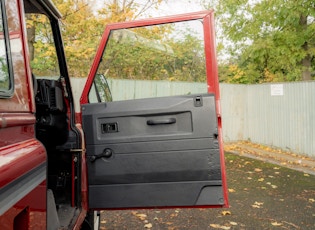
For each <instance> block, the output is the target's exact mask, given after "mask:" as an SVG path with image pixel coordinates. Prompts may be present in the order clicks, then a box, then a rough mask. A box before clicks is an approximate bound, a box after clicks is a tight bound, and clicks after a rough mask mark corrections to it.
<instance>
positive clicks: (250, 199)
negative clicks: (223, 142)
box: [101, 143, 315, 230]
mask: <svg viewBox="0 0 315 230" xmlns="http://www.w3.org/2000/svg"><path fill="white" fill-rule="evenodd" d="M229 147H230V148H229ZM246 148H248V149H249V150H246ZM227 150H230V151H231V152H234V153H226V169H227V178H228V187H229V200H230V208H227V209H166V210H133V211H103V212H102V214H101V229H154V230H155V229H165V230H175V229H176V230H177V229H196V230H198V229H200V230H202V229H303V230H304V229H305V230H308V229H309V230H311V229H315V175H312V174H315V170H314V167H315V164H313V163H314V162H315V161H314V159H312V158H307V157H300V156H297V155H295V154H291V153H284V152H281V151H280V152H279V151H278V150H273V149H267V148H266V147H262V146H253V145H252V144H251V143H243V146H242V145H241V143H238V144H237V145H236V144H235V143H234V144H231V145H230V146H227ZM273 151H278V152H274V153H273ZM264 154H265V155H264ZM266 154H267V155H268V154H269V155H270V156H269V157H267V156H266ZM285 154H286V155H287V156H286V157H283V155H285ZM244 155H246V157H245V156H244ZM278 155H280V156H278ZM249 157H250V158H249ZM292 157H293V158H292ZM257 159H259V160H257ZM266 161H267V162H266ZM268 162H273V163H276V164H271V163H268ZM284 166H285V167H284ZM287 167H290V168H293V169H290V168H287Z"/></svg>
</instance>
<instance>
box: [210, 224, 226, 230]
mask: <svg viewBox="0 0 315 230" xmlns="http://www.w3.org/2000/svg"><path fill="white" fill-rule="evenodd" d="M209 226H210V227H212V228H218V229H224V230H229V229H231V227H228V226H224V225H219V224H210V225H209Z"/></svg>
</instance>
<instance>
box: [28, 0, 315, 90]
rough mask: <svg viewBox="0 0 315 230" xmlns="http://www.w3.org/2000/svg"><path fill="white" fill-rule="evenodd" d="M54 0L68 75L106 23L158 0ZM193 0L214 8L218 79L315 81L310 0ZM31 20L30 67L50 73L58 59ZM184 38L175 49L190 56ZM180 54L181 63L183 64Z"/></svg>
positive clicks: (314, 19)
mask: <svg viewBox="0 0 315 230" xmlns="http://www.w3.org/2000/svg"><path fill="white" fill-rule="evenodd" d="M53 2H54V3H55V4H56V6H57V8H58V9H59V10H60V12H61V13H62V15H63V17H62V32H63V39H64V45H65V50H66V56H67V61H68V65H69V70H70V75H71V76H72V77H85V76H87V74H88V71H89V68H90V66H91V63H92V61H93V58H94V55H95V51H96V48H97V46H98V42H99V40H100V36H101V34H102V32H103V29H104V27H105V26H106V24H108V23H111V22H121V21H129V20H134V19H137V18H138V17H139V16H140V15H141V14H143V13H144V12H146V10H148V9H149V8H150V7H158V6H159V4H161V2H162V0H146V1H142V4H139V3H138V2H139V1H135V0H121V1H118V0H107V1H104V2H103V5H101V6H99V7H98V10H95V8H93V6H92V4H93V1H88V0H67V1H63V0H53ZM196 2H200V3H201V4H202V5H203V6H204V7H205V8H208V9H209V8H214V9H215V12H216V25H217V28H218V31H219V32H218V33H217V37H218V39H217V40H218V41H219V43H218V46H217V50H218V51H219V57H220V58H219V75H220V81H224V82H229V83H244V84H247V83H262V82H283V81H299V80H312V79H314V76H315V3H314V1H312V0H285V1H284V0H255V1H254V0H237V1H236V0H220V1H209V0H200V1H198V0H196ZM209 2H210V3H209ZM31 19H32V20H28V21H29V22H31V23H30V24H29V25H28V30H29V31H31V30H35V29H36V30H37V32H39V33H40V34H41V35H40V36H39V37H40V39H37V40H36V41H35V40H34V37H33V36H29V44H30V45H29V46H30V51H31V54H32V48H33V49H34V50H35V51H36V50H37V52H36V56H32V55H31V59H32V65H33V68H35V69H37V70H38V71H39V72H40V71H46V72H47V70H50V69H51V71H52V70H53V69H54V68H56V66H57V65H56V61H57V60H56V58H51V59H48V58H47V57H48V56H49V55H51V54H52V53H53V52H54V49H53V45H52V41H51V39H52V38H51V36H50V35H49V33H47V28H48V27H47V26H45V23H47V20H46V19H44V18H41V17H38V18H35V20H34V18H31ZM29 34H32V33H29ZM43 38H44V39H43ZM189 39H190V38H189V37H187V39H186V41H181V42H182V46H181V44H180V43H179V42H177V43H176V44H175V43H174V45H176V46H177V47H181V48H182V50H180V49H178V50H179V51H180V52H181V53H182V54H183V55H184V56H185V57H189V56H193V55H192V53H191V52H192V51H191V50H189V47H192V46H194V44H193V43H189V42H193V39H192V40H191V41H190V40H189ZM174 42H175V41H174ZM183 55H181V56H183ZM184 56H183V60H180V61H183V63H187V58H185V57H184ZM184 59H186V60H184ZM180 61H179V62H178V63H180ZM78 63H80V64H79V65H78ZM44 66H45V68H44ZM47 67H48V68H47ZM200 68H203V67H202V66H201V67H200ZM43 74H44V73H43ZM174 80H178V79H177V78H176V79H174ZM195 80H196V81H200V80H203V78H199V79H195Z"/></svg>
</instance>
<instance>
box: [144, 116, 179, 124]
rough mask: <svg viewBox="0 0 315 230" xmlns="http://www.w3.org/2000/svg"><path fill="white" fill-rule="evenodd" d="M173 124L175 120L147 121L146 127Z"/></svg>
mask: <svg viewBox="0 0 315 230" xmlns="http://www.w3.org/2000/svg"><path fill="white" fill-rule="evenodd" d="M174 123H176V118H168V119H161V120H148V121H147V125H169V124H174Z"/></svg>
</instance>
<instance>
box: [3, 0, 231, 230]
mask: <svg viewBox="0 0 315 230" xmlns="http://www.w3.org/2000/svg"><path fill="white" fill-rule="evenodd" d="M30 14H31V15H45V17H47V18H48V20H49V22H50V23H49V27H50V28H49V30H50V31H51V37H52V38H53V40H54V46H55V53H56V57H55V58H56V61H57V63H58V66H57V68H55V72H54V73H53V74H52V75H51V76H41V73H40V72H37V71H36V69H35V68H33V67H32V65H31V57H30V52H33V50H32V49H33V47H31V46H30V45H29V43H28V37H29V36H32V35H31V34H29V33H27V31H28V28H27V26H26V18H27V17H28V15H30ZM60 17H61V16H60V13H59V12H58V10H57V9H56V8H55V7H54V6H53V4H52V3H51V2H50V1H49V0H2V1H1V2H0V19H1V20H0V23H1V26H0V229H4V230H5V229H15V230H23V229H45V228H46V229H97V228H98V224H99V214H98V213H99V212H98V211H99V210H103V209H135V208H171V207H205V208H207V207H226V206H228V201H227V188H226V180H225V168H224V155H223V149H222V135H221V117H220V104H219V102H220V96H219V95H220V94H219V87H218V76H217V75H218V74H217V63H216V54H215V40H214V22H213V12H212V11H202V12H197V13H191V14H183V15H177V16H171V17H162V18H151V19H148V20H139V21H133V22H125V23H117V24H111V25H107V26H106V28H105V31H104V33H103V36H102V39H101V41H100V45H99V48H98V50H97V53H96V56H95V59H94V62H93V65H92V67H91V70H90V73H89V76H88V78H87V82H86V85H85V87H84V89H83V93H82V96H81V99H80V109H79V110H80V111H77V112H76V111H75V106H74V102H75V98H74V96H73V93H72V91H71V89H72V88H71V85H70V78H69V74H68V69H67V63H66V58H65V52H64V47H63V42H62V38H61V29H60V26H59V19H60ZM29 18H31V17H29ZM188 24H190V26H191V28H192V29H191V30H194V29H195V30H196V31H197V32H198V33H200V34H202V36H201V37H200V39H201V40H200V45H201V46H202V47H203V48H202V49H203V52H199V53H198V55H202V56H203V57H204V59H203V60H204V79H205V82H206V84H207V87H208V93H199V94H185V95H175V96H167V97H157V98H144V99H135V100H125V101H112V99H111V94H110V89H109V88H108V85H107V81H106V78H105V77H107V76H109V77H110V76H114V75H115V74H116V75H118V74H124V69H123V68H119V66H118V67H117V65H116V64H117V63H119V65H124V66H126V65H128V62H129V61H130V60H134V59H133V58H132V53H130V52H129V51H130V49H126V48H124V47H130V46H132V47H134V51H135V52H143V53H142V54H140V56H141V57H142V58H141V60H137V61H138V62H141V61H142V67H143V66H144V67H145V65H143V63H146V61H154V58H161V57H163V58H165V59H169V60H170V62H171V63H173V64H172V65H169V69H167V68H166V67H165V66H164V67H163V69H164V71H166V72H167V71H169V72H172V71H173V72H174V70H172V68H176V63H174V60H175V59H176V54H177V52H176V46H172V44H167V41H163V42H162V41H156V40H154V39H152V37H150V36H146V34H147V35H150V33H144V32H143V31H150V29H152V28H155V27H159V26H170V28H179V30H180V29H181V28H183V26H185V25H188ZM196 28H197V29H196ZM160 31H161V32H163V31H165V30H160ZM28 32H29V31H28ZM173 35H174V36H178V38H179V39H180V33H179V34H178V33H177V34H175V32H173ZM39 39H40V38H39ZM128 50H129V51H128ZM34 55H36V53H34ZM137 55H138V56H137V57H139V53H138V54H137ZM43 63H45V62H43ZM78 63H80V60H78ZM133 64H134V63H133ZM142 67H141V68H142ZM186 67H187V66H186ZM47 68H49V67H47ZM161 68H162V67H161ZM191 68H192V69H191V72H193V71H194V69H193V67H191ZM115 71H116V72H115ZM128 71H129V70H128ZM139 71H140V67H139V69H133V73H132V74H133V75H136V74H137V73H138V72H139ZM141 71H142V74H143V73H144V72H143V71H144V70H143V69H141ZM129 73H130V71H129ZM148 74H150V73H148ZM167 74H170V73H167Z"/></svg>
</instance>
